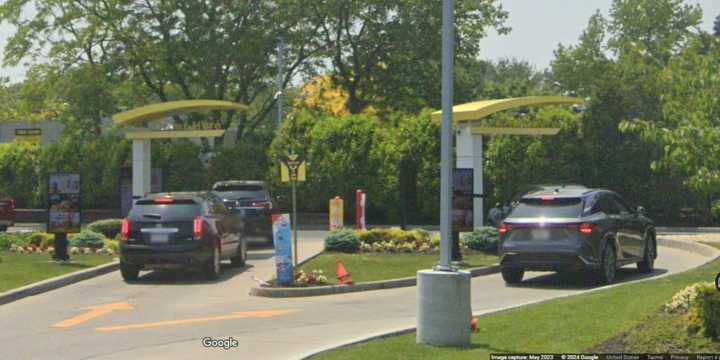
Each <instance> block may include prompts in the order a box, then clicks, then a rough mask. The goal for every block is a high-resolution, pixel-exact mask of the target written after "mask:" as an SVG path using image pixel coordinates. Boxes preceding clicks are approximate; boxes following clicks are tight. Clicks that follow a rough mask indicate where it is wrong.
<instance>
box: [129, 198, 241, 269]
mask: <svg viewBox="0 0 720 360" xmlns="http://www.w3.org/2000/svg"><path fill="white" fill-rule="evenodd" d="M121 236H122V241H121V242H120V271H121V274H122V277H123V279H125V281H133V280H136V279H137V278H138V274H139V272H140V270H146V269H156V268H184V267H193V268H199V269H200V270H202V271H203V273H204V274H205V276H206V277H207V278H208V279H216V278H217V277H218V276H219V275H220V262H221V260H223V259H230V261H231V262H232V264H233V265H237V266H243V265H245V260H246V259H247V252H246V246H245V240H244V239H243V236H242V233H241V223H240V221H239V220H238V219H237V217H235V216H232V215H231V214H230V213H229V212H228V211H227V209H226V208H225V206H224V204H223V203H222V200H221V199H220V197H218V196H217V195H216V194H214V193H212V192H204V193H163V194H152V195H149V196H148V197H145V198H143V199H139V200H137V201H136V202H135V204H134V205H133V207H132V210H130V213H129V214H128V217H127V218H126V219H124V220H123V223H122V229H121Z"/></svg>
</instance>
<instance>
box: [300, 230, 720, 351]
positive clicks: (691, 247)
mask: <svg viewBox="0 0 720 360" xmlns="http://www.w3.org/2000/svg"><path fill="white" fill-rule="evenodd" d="M657 242H658V243H657V245H658V246H666V247H670V248H675V249H681V250H685V251H689V252H694V253H697V254H700V255H703V256H706V257H708V260H707V261H705V262H704V263H702V264H700V265H698V266H696V267H694V268H692V269H697V268H699V267H701V266H704V265H707V264H709V263H711V262H713V261H717V260H720V250H717V249H715V248H713V247H712V246H708V245H704V244H701V243H697V242H691V241H683V240H674V239H667V238H663V237H662V235H660V236H658V237H657ZM689 270H691V269H689ZM671 275H673V274H663V275H659V276H656V277H649V278H644V279H639V280H634V281H631V282H627V283H620V284H613V285H610V286H602V287H597V288H593V289H589V290H587V291H583V292H581V293H575V294H565V295H560V296H556V297H553V298H549V299H542V300H537V301H530V302H527V303H523V304H516V305H511V306H507V307H502V308H496V309H487V310H479V311H473V312H472V316H473V317H478V316H487V315H493V314H497V313H502V312H505V311H510V310H514V309H517V308H520V307H523V306H528V305H536V304H542V303H545V302H549V301H553V300H557V299H562V298H568V297H572V296H578V295H584V294H588V293H592V292H596V291H603V290H607V289H610V288H614V287H617V286H623V285H627V284H634V283H637V282H642V281H650V280H657V279H660V278H663V277H666V276H671ZM416 329H417V327H415V326H413V327H406V328H398V329H395V330H392V331H389V332H383V333H376V334H374V335H367V336H361V337H358V338H356V339H355V340H351V341H349V342H345V343H342V344H338V345H335V346H329V347H324V348H320V349H317V350H314V351H311V352H308V353H305V354H303V355H301V356H300V357H299V359H300V360H310V359H313V358H315V357H317V356H319V355H322V354H325V353H328V352H332V351H335V350H340V349H344V348H348V347H351V346H355V345H360V344H364V343H367V342H370V341H373V340H379V339H385V338H389V337H394V336H400V335H406V334H409V333H412V332H414V331H415V330H416Z"/></svg>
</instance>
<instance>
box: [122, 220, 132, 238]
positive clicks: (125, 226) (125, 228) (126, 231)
mask: <svg viewBox="0 0 720 360" xmlns="http://www.w3.org/2000/svg"><path fill="white" fill-rule="evenodd" d="M120 236H121V237H122V239H123V240H126V241H127V240H129V239H130V220H128V219H127V218H125V219H123V221H122V226H121V227H120Z"/></svg>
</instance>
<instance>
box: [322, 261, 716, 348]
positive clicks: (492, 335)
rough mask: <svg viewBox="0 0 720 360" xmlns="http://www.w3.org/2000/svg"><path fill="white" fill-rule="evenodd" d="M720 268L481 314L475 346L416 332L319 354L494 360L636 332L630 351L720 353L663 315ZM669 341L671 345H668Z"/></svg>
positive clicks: (600, 341) (594, 345)
mask: <svg viewBox="0 0 720 360" xmlns="http://www.w3.org/2000/svg"><path fill="white" fill-rule="evenodd" d="M718 272H720V261H715V262H713V263H711V264H708V265H705V266H703V267H700V268H698V269H695V270H691V271H688V272H685V273H682V274H676V275H673V276H669V277H665V278H662V279H657V280H650V281H645V282H640V283H636V284H629V285H624V286H619V287H616V288H612V289H608V290H604V291H600V292H595V293H591V294H585V295H578V296H574V297H570V298H564V299H557V300H552V301H549V302H546V303H542V304H537V305H530V306H527V307H523V308H520V309H516V310H511V311H507V312H504V313H499V314H494V315H489V316H484V317H481V318H479V321H478V327H479V333H477V334H473V336H472V344H471V346H469V347H467V348H462V349H454V348H435V347H430V346H418V345H416V344H415V334H414V333H412V334H408V335H403V336H398V337H392V338H388V339H382V340H376V341H372V342H369V343H366V344H361V345H357V346H353V347H350V348H347V349H341V350H337V351H334V352H331V353H328V354H326V355H322V356H319V357H318V359H323V360H331V359H363V360H364V359H413V360H415V359H473V360H474V359H487V358H488V357H489V356H488V354H490V353H502V352H538V353H557V352H585V351H589V350H590V349H594V348H598V347H600V346H601V345H602V344H604V343H607V342H608V341H611V340H612V339H613V338H614V339H615V340H618V337H622V334H623V333H632V334H634V335H632V336H630V337H629V338H622V339H621V341H622V342H628V344H629V345H628V348H623V349H615V350H621V351H635V350H638V349H642V350H643V351H644V350H645V349H654V350H653V351H667V350H672V349H674V348H675V347H673V345H672V344H678V345H677V346H676V347H677V348H680V347H682V348H683V350H684V351H685V352H695V351H701V352H702V351H703V350H708V351H718V344H717V343H710V342H709V341H707V340H705V339H701V338H689V337H687V335H686V334H685V333H684V331H683V329H684V327H683V324H682V319H681V318H676V317H672V316H664V315H662V314H659V313H658V311H659V308H660V306H661V305H662V304H664V303H665V302H667V301H669V300H670V298H671V297H672V296H673V295H674V294H675V293H676V292H677V291H679V290H681V289H682V288H684V287H685V286H688V285H691V284H693V283H696V282H701V281H702V282H707V281H714V279H715V276H716V275H717V273H718ZM641 324H646V325H647V326H648V327H647V329H649V331H651V333H648V334H638V333H637V332H636V331H631V330H632V329H634V328H636V327H637V326H640V325H641ZM663 343H666V344H667V345H663Z"/></svg>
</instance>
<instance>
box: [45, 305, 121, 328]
mask: <svg viewBox="0 0 720 360" xmlns="http://www.w3.org/2000/svg"><path fill="white" fill-rule="evenodd" d="M132 309H133V307H132V305H130V304H128V303H125V302H119V303H113V304H105V305H97V306H91V307H89V308H85V310H90V311H88V312H86V313H84V314H80V315H78V316H75V317H73V318H70V319H67V320H63V321H61V322H59V323H57V324H55V325H53V327H56V328H68V327H73V326H76V325H80V324H82V323H84V322H87V321H90V320H92V319H95V318H98V317H101V316H105V315H107V314H110V313H112V312H113V311H128V310H132Z"/></svg>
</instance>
